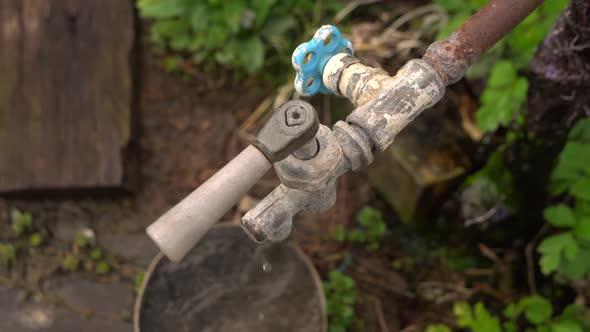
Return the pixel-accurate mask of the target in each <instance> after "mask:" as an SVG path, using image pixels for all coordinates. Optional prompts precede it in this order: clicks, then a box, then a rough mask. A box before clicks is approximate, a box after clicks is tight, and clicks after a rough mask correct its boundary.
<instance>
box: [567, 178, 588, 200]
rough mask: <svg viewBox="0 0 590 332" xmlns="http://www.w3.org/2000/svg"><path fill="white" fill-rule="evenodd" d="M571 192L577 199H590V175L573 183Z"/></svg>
mask: <svg viewBox="0 0 590 332" xmlns="http://www.w3.org/2000/svg"><path fill="white" fill-rule="evenodd" d="M570 194H571V195H572V196H574V197H575V198H577V199H584V200H587V201H590V176H588V177H586V178H584V179H581V180H580V181H576V182H575V183H573V184H572V187H571V189H570Z"/></svg>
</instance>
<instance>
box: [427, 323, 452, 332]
mask: <svg viewBox="0 0 590 332" xmlns="http://www.w3.org/2000/svg"><path fill="white" fill-rule="evenodd" d="M424 332H452V331H451V329H450V328H449V327H448V326H446V325H444V324H435V325H428V327H426V330H425V331H424Z"/></svg>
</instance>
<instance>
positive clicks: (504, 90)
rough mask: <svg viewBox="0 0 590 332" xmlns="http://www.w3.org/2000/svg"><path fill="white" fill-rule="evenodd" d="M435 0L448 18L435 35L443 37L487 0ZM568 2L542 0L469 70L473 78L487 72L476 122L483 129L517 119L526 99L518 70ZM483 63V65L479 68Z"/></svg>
mask: <svg viewBox="0 0 590 332" xmlns="http://www.w3.org/2000/svg"><path fill="white" fill-rule="evenodd" d="M435 3H436V4H438V5H439V6H441V7H442V8H444V9H445V10H447V12H448V13H449V17H450V18H449V22H448V23H447V25H446V26H444V27H442V28H441V30H440V31H439V36H438V38H439V39H442V38H446V37H447V36H448V35H449V34H450V33H451V32H453V31H454V30H455V29H457V28H458V27H459V26H461V24H463V22H465V21H466V20H467V19H468V18H469V17H470V16H471V15H472V14H473V13H475V11H476V10H477V9H479V8H480V7H482V6H483V5H484V4H486V3H487V1H485V0H468V1H462V0H435ZM567 3H568V1H567V0H548V1H545V2H544V3H543V4H542V5H541V6H540V7H539V8H538V9H537V10H535V11H534V12H533V13H532V14H531V15H529V16H528V17H527V18H526V19H525V20H524V21H523V22H522V23H521V24H519V25H518V26H517V27H516V28H515V29H514V30H513V31H512V32H510V33H509V34H508V35H507V36H506V37H505V38H504V39H503V40H501V41H500V42H499V43H498V45H496V46H495V47H494V48H493V49H492V50H491V52H489V53H488V54H487V55H485V56H483V57H482V61H480V63H479V64H475V65H474V67H473V68H472V70H470V73H473V72H477V73H478V77H473V75H471V77H473V78H483V77H485V76H486V75H487V73H488V72H490V76H489V79H488V84H487V87H486V89H485V91H484V92H483V93H482V95H481V96H480V103H481V106H480V109H479V110H478V112H477V114H476V120H477V125H478V127H480V128H481V129H482V130H484V131H494V130H496V129H497V128H498V127H500V126H504V127H506V126H508V125H509V124H510V123H511V122H512V121H513V120H518V119H519V115H520V113H521V111H522V109H523V106H524V105H525V103H526V100H527V93H528V81H527V79H526V78H525V77H522V76H519V75H518V70H520V69H523V68H525V67H526V66H527V64H528V62H529V61H530V59H531V58H532V57H533V55H534V54H535V51H536V49H537V47H538V45H539V44H540V43H541V42H542V41H543V38H544V37H545V36H546V35H547V33H548V32H549V30H550V29H551V27H552V25H553V23H554V22H555V20H556V19H557V17H558V16H559V14H560V13H561V12H562V11H563V10H564V8H565V6H566V5H567ZM482 65H483V66H485V68H481V67H482Z"/></svg>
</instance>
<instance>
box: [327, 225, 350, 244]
mask: <svg viewBox="0 0 590 332" xmlns="http://www.w3.org/2000/svg"><path fill="white" fill-rule="evenodd" d="M330 237H331V238H332V240H334V241H338V242H343V241H345V240H346V230H345V229H344V227H343V226H342V225H336V227H334V228H333V229H332V231H331V232H330Z"/></svg>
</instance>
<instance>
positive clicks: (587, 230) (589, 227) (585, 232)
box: [574, 216, 590, 240]
mask: <svg viewBox="0 0 590 332" xmlns="http://www.w3.org/2000/svg"><path fill="white" fill-rule="evenodd" d="M574 235H575V236H576V237H578V238H580V239H584V240H590V216H586V217H585V218H582V219H581V220H580V221H579V222H578V224H576V226H575V227H574Z"/></svg>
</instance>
